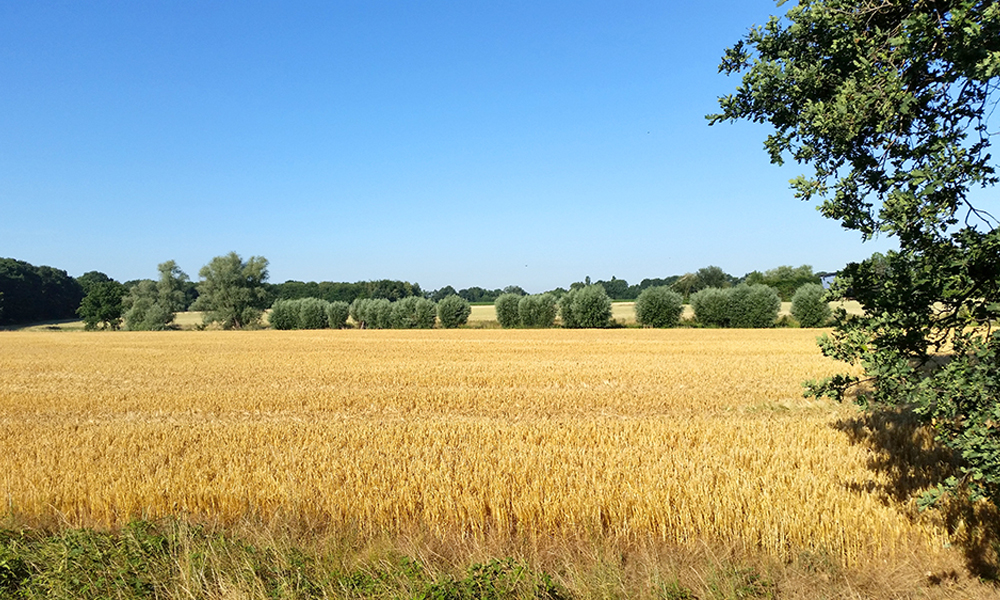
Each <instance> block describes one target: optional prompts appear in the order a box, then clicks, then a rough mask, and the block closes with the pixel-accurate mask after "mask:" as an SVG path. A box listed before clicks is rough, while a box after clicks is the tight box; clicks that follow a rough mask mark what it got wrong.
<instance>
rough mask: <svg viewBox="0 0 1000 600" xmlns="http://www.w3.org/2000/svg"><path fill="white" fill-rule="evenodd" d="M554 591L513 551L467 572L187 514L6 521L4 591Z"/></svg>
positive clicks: (72, 594)
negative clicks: (350, 563)
mask: <svg viewBox="0 0 1000 600" xmlns="http://www.w3.org/2000/svg"><path fill="white" fill-rule="evenodd" d="M224 596H226V597H228V596H234V597H241V598H413V599H426V600H431V599H442V600H445V599H448V600H465V599H468V600H473V599H478V598H487V599H496V600H501V599H507V598H510V599H515V598H516V599H539V600H541V599H547V600H561V599H564V598H569V595H568V593H567V592H566V591H564V590H563V589H562V588H561V587H560V586H559V585H557V584H556V583H555V582H554V581H553V580H552V578H551V577H550V576H549V575H547V574H546V573H540V572H535V571H533V570H531V569H530V568H529V567H528V566H527V565H525V564H523V563H520V562H518V561H515V560H513V559H510V558H507V559H502V560H491V561H489V562H486V563H483V564H473V565H471V566H469V567H468V568H467V569H466V570H465V572H464V574H462V575H461V576H454V575H451V574H447V573H438V574H434V573H431V572H430V571H429V570H428V569H427V568H426V567H425V566H424V565H422V564H421V563H420V562H418V561H415V560H412V559H409V558H406V557H402V558H399V559H397V560H396V561H395V563H386V562H380V563H378V564H377V565H372V566H370V567H365V566H360V567H353V568H351V569H344V568H343V565H342V564H341V561H339V560H337V558H336V557H335V556H333V555H324V554H322V553H310V552H308V551H304V550H302V549H300V548H297V547H294V546H285V547H281V546H259V545H255V544H253V543H249V542H248V541H246V540H243V539H239V538H237V537H233V536H230V535H227V534H224V533H217V532H210V531H208V530H205V529H203V528H200V527H197V526H190V525H186V524H184V523H180V522H165V523H161V524H153V523H149V522H145V521H137V522H133V523H131V524H129V525H127V526H126V527H124V528H123V529H122V530H121V531H119V532H117V533H108V532H98V531H93V530H88V529H71V530H65V531H61V532H57V533H52V534H46V533H43V532H39V531H33V530H27V531H5V530H0V597H2V598H25V599H26V598H52V599H66V600H69V599H80V600H89V599H95V600H96V599H105V598H120V599H130V598H216V597H224Z"/></svg>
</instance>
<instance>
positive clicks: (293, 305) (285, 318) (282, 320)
mask: <svg viewBox="0 0 1000 600" xmlns="http://www.w3.org/2000/svg"><path fill="white" fill-rule="evenodd" d="M298 301H299V299H298V298H296V299H294V300H285V299H279V300H275V301H274V304H272V305H271V311H270V312H269V313H268V314H267V323H268V324H269V325H270V326H271V327H272V328H273V329H280V330H289V329H296V328H298V326H299V307H298Z"/></svg>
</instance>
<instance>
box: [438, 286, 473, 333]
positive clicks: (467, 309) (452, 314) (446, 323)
mask: <svg viewBox="0 0 1000 600" xmlns="http://www.w3.org/2000/svg"><path fill="white" fill-rule="evenodd" d="M437 314H438V320H439V321H441V327H444V328H445V329H453V328H455V327H458V326H459V325H465V324H466V323H468V321H469V315H471V314H472V306H471V305H469V302H468V300H466V299H465V298H462V297H461V296H458V295H456V294H451V295H449V296H446V297H444V298H442V299H441V300H439V301H438V303H437Z"/></svg>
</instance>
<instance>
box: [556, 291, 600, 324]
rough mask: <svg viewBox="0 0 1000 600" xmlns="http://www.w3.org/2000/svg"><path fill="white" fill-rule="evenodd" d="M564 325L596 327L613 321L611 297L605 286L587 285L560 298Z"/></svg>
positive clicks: (560, 309) (560, 313)
mask: <svg viewBox="0 0 1000 600" xmlns="http://www.w3.org/2000/svg"><path fill="white" fill-rule="evenodd" d="M559 317H560V318H561V319H562V324H563V327H573V328H577V327H579V328H588V329H596V328H601V327H607V326H608V325H609V324H610V323H611V298H609V297H608V294H607V292H605V291H604V286H601V285H597V284H595V285H587V286H584V287H582V288H578V289H574V290H571V291H570V292H569V293H567V294H566V295H564V296H563V297H562V298H560V299H559Z"/></svg>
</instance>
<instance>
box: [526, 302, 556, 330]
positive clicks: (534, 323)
mask: <svg viewBox="0 0 1000 600" xmlns="http://www.w3.org/2000/svg"><path fill="white" fill-rule="evenodd" d="M517 314H518V316H520V318H521V325H523V326H525V327H552V325H553V324H555V322H556V299H555V297H554V296H553V295H552V294H532V295H530V296H522V297H521V299H520V301H518V303H517Z"/></svg>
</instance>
